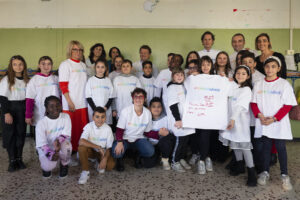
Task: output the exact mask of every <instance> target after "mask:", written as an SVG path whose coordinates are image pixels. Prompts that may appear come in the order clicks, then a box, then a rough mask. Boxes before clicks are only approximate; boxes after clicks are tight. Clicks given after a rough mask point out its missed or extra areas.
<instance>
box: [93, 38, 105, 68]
mask: <svg viewBox="0 0 300 200" xmlns="http://www.w3.org/2000/svg"><path fill="white" fill-rule="evenodd" d="M97 47H102V53H101V55H100V57H99V58H98V59H102V60H103V59H104V60H106V52H105V49H104V46H103V44H102V43H96V44H94V45H93V46H92V47H91V48H90V55H89V59H90V61H91V63H92V64H94V63H95V62H96V60H93V59H94V50H95V48H97Z"/></svg>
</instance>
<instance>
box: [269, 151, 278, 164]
mask: <svg viewBox="0 0 300 200" xmlns="http://www.w3.org/2000/svg"><path fill="white" fill-rule="evenodd" d="M276 163H277V154H276V153H272V154H271V160H270V166H273V165H275V164H276Z"/></svg>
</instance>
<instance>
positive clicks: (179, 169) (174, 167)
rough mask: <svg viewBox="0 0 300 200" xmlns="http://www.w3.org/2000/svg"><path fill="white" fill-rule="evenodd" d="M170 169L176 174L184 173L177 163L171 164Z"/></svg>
mask: <svg viewBox="0 0 300 200" xmlns="http://www.w3.org/2000/svg"><path fill="white" fill-rule="evenodd" d="M171 166H172V169H173V170H174V171H176V172H185V169H184V168H183V167H182V166H181V164H180V163H179V162H176V163H172V165H171Z"/></svg>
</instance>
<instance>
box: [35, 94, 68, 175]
mask: <svg viewBox="0 0 300 200" xmlns="http://www.w3.org/2000/svg"><path fill="white" fill-rule="evenodd" d="M45 109H46V114H45V115H46V116H45V117H43V118H42V119H41V120H40V121H38V123H37V125H36V149H37V152H38V154H39V160H40V163H41V168H42V171H43V177H44V178H50V177H51V171H52V170H53V169H54V168H55V167H56V165H57V162H58V160H60V171H59V177H60V178H65V177H67V175H68V164H69V162H70V160H71V154H72V145H71V143H70V137H71V120H70V117H69V115H68V114H66V113H62V106H61V103H60V99H59V98H57V97H56V96H49V97H47V98H46V99H45Z"/></svg>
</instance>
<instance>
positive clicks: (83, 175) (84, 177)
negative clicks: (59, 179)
mask: <svg viewBox="0 0 300 200" xmlns="http://www.w3.org/2000/svg"><path fill="white" fill-rule="evenodd" d="M89 178H90V172H89V171H82V172H81V174H80V178H79V180H78V184H86V182H87V180H88V179H89Z"/></svg>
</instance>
